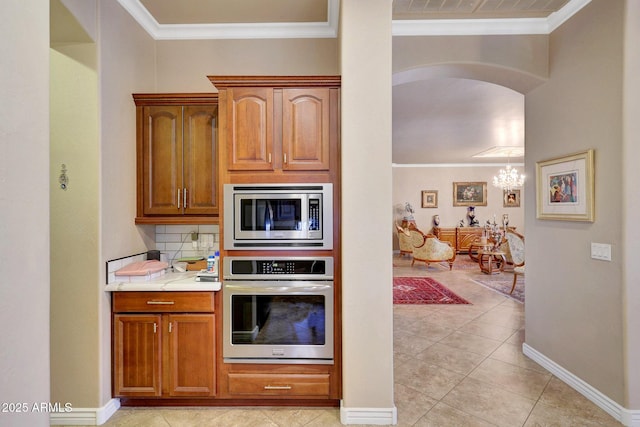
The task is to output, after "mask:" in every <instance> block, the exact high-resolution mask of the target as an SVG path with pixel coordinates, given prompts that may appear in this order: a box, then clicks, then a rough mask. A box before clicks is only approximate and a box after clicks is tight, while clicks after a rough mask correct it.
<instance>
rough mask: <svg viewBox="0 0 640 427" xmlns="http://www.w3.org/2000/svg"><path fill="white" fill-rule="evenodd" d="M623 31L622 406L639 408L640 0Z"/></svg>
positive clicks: (631, 4) (629, 7)
mask: <svg viewBox="0 0 640 427" xmlns="http://www.w3.org/2000/svg"><path fill="white" fill-rule="evenodd" d="M625 4H626V14H627V15H626V17H625V23H624V28H625V34H624V55H625V57H624V77H623V78H624V95H623V97H624V98H623V100H624V104H623V105H624V116H623V120H624V124H623V126H624V127H623V148H622V153H623V154H622V159H623V161H622V170H623V180H622V182H623V184H622V191H621V192H622V194H625V195H626V197H623V199H622V200H623V227H624V230H625V232H624V234H623V236H624V237H623V239H624V243H623V247H624V248H623V253H622V257H623V260H624V261H623V265H624V273H623V274H624V284H625V292H624V301H625V306H624V308H623V313H624V320H625V322H626V327H625V331H624V334H625V340H626V345H625V368H626V385H625V386H626V394H627V396H626V402H625V407H626V408H631V409H638V408H640V363H638V362H637V361H638V360H640V333H638V325H640V286H638V284H640V263H639V262H637V260H636V255H637V253H638V246H639V243H638V236H640V222H638V219H637V212H640V193H639V192H638V191H637V190H636V188H635V187H636V185H637V183H639V182H640V168H639V167H638V159H640V120H638V117H640V80H639V79H638V75H639V74H640V49H638V46H637V43H638V40H640V25H638V23H639V22H640V2H638V1H635V0H627V1H626V2H625Z"/></svg>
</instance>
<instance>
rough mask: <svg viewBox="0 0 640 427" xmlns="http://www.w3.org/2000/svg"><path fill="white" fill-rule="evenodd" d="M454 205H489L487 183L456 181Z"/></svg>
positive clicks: (454, 184) (454, 185)
mask: <svg viewBox="0 0 640 427" xmlns="http://www.w3.org/2000/svg"><path fill="white" fill-rule="evenodd" d="M453 206H487V183H486V182H454V183H453Z"/></svg>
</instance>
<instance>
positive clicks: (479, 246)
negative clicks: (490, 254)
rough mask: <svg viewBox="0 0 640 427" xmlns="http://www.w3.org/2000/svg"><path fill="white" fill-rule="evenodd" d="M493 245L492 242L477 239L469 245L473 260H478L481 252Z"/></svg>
mask: <svg viewBox="0 0 640 427" xmlns="http://www.w3.org/2000/svg"><path fill="white" fill-rule="evenodd" d="M492 247H493V244H492V243H480V240H477V241H475V242H473V243H472V244H471V245H470V246H469V258H471V260H472V261H475V262H478V259H479V255H480V252H484V251H488V250H489V249H491V248H492Z"/></svg>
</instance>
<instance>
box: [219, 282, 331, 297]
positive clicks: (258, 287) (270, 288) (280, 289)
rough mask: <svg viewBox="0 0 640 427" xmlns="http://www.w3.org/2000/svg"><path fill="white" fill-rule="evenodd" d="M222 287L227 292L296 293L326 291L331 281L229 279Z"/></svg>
mask: <svg viewBox="0 0 640 427" xmlns="http://www.w3.org/2000/svg"><path fill="white" fill-rule="evenodd" d="M223 286H224V289H225V290H226V291H228V292H236V293H248V294H266V293H276V294H297V293H309V292H326V291H328V290H331V289H332V288H333V282H327V281H323V282H305V281H282V282H281V283H279V282H263V281H259V280H256V281H253V282H243V283H230V281H229V280H227V281H225V282H223Z"/></svg>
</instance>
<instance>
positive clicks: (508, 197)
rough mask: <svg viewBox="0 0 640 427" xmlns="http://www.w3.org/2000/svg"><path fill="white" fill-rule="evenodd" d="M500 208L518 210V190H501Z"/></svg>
mask: <svg viewBox="0 0 640 427" xmlns="http://www.w3.org/2000/svg"><path fill="white" fill-rule="evenodd" d="M502 207H503V208H519V207H520V190H508V191H507V190H503V191H502Z"/></svg>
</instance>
